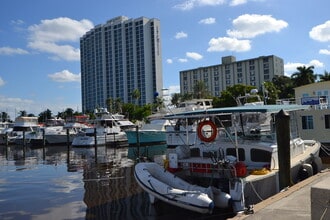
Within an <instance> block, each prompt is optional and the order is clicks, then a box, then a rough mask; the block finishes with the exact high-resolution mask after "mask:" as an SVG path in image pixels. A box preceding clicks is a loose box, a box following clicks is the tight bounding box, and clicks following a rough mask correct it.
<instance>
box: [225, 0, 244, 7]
mask: <svg viewBox="0 0 330 220" xmlns="http://www.w3.org/2000/svg"><path fill="white" fill-rule="evenodd" d="M245 3H247V0H232V1H230V3H229V5H230V6H237V5H243V4H245Z"/></svg>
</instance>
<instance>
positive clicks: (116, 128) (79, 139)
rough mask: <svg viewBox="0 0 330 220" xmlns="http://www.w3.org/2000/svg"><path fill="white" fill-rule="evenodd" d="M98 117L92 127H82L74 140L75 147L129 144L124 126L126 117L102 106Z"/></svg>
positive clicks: (97, 114)
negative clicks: (112, 112)
mask: <svg viewBox="0 0 330 220" xmlns="http://www.w3.org/2000/svg"><path fill="white" fill-rule="evenodd" d="M95 114H96V119H95V120H93V123H92V125H93V126H92V127H89V128H84V129H82V130H81V131H80V132H79V133H78V134H77V135H76V136H75V137H74V138H73V140H72V144H71V145H72V146H73V147H91V146H95V145H108V144H109V145H112V146H115V147H118V146H121V145H127V136H126V133H125V131H124V130H123V126H125V127H127V123H120V122H123V121H124V119H122V118H120V119H119V118H118V116H116V115H115V116H114V115H113V114H111V113H109V112H108V111H107V109H105V108H101V109H99V110H97V111H96V112H95Z"/></svg>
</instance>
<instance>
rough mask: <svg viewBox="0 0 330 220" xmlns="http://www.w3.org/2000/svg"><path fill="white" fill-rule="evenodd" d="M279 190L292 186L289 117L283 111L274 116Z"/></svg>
mask: <svg viewBox="0 0 330 220" xmlns="http://www.w3.org/2000/svg"><path fill="white" fill-rule="evenodd" d="M275 126H276V139H277V154H278V165H279V189H280V190H282V189H284V188H285V187H288V186H292V185H293V183H292V179H291V161H290V115H289V114H288V113H287V112H285V111H284V110H283V109H282V110H281V111H279V112H278V113H277V114H276V116H275Z"/></svg>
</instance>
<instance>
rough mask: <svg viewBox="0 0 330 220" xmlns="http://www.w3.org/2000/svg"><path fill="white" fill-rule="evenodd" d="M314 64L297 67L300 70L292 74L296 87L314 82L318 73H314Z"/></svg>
mask: <svg viewBox="0 0 330 220" xmlns="http://www.w3.org/2000/svg"><path fill="white" fill-rule="evenodd" d="M313 69H314V66H309V67H307V68H306V66H299V67H297V70H298V72H295V73H294V74H292V75H291V79H292V80H293V85H294V86H295V87H299V86H303V85H307V84H311V83H314V82H315V80H316V78H317V75H315V74H314V70H313Z"/></svg>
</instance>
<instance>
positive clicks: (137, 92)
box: [132, 89, 141, 105]
mask: <svg viewBox="0 0 330 220" xmlns="http://www.w3.org/2000/svg"><path fill="white" fill-rule="evenodd" d="M140 97H141V93H140V90H139V89H134V90H133V92H132V98H133V99H135V104H136V105H137V103H138V99H139V98H140Z"/></svg>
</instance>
